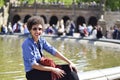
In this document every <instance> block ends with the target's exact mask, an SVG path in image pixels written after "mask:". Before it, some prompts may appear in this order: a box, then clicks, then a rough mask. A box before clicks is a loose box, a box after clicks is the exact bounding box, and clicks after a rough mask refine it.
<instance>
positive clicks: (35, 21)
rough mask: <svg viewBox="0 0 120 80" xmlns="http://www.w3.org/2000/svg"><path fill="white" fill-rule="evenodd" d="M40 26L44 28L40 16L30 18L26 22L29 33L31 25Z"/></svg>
mask: <svg viewBox="0 0 120 80" xmlns="http://www.w3.org/2000/svg"><path fill="white" fill-rule="evenodd" d="M36 24H41V25H42V26H43V27H44V20H43V18H42V17H40V16H32V17H30V18H29V19H28V21H27V28H28V30H29V31H30V30H31V29H32V26H33V25H36Z"/></svg>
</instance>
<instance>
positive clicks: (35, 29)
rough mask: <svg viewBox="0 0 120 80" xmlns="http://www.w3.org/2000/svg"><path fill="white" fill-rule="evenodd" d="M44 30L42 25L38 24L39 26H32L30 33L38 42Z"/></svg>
mask: <svg viewBox="0 0 120 80" xmlns="http://www.w3.org/2000/svg"><path fill="white" fill-rule="evenodd" d="M42 28H43V27H42V25H41V24H37V25H33V26H32V29H31V30H30V33H31V35H32V37H33V39H34V40H35V41H38V39H39V36H40V35H41V34H42Z"/></svg>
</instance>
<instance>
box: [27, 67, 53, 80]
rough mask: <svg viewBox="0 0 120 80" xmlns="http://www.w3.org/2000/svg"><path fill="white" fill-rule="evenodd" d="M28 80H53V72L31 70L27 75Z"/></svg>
mask: <svg viewBox="0 0 120 80" xmlns="http://www.w3.org/2000/svg"><path fill="white" fill-rule="evenodd" d="M26 78H27V80H51V72H48V71H40V70H36V69H34V70H31V71H29V72H27V73H26Z"/></svg>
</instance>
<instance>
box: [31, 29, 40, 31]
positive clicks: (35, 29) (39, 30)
mask: <svg viewBox="0 0 120 80" xmlns="http://www.w3.org/2000/svg"><path fill="white" fill-rule="evenodd" d="M32 30H33V31H36V30H39V31H40V30H42V28H32Z"/></svg>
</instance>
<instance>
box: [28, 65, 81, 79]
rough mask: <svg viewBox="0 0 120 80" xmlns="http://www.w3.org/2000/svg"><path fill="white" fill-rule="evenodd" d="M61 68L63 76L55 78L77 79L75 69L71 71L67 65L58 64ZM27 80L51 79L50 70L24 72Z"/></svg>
mask: <svg viewBox="0 0 120 80" xmlns="http://www.w3.org/2000/svg"><path fill="white" fill-rule="evenodd" d="M58 66H59V67H60V68H61V69H62V70H64V71H65V73H66V74H65V75H64V77H62V78H60V79H57V80H79V78H78V75H77V73H76V72H75V71H71V70H70V68H69V65H58ZM26 78H27V80H52V77H51V72H48V71H40V70H35V69H34V70H31V71H29V72H27V73H26Z"/></svg>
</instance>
